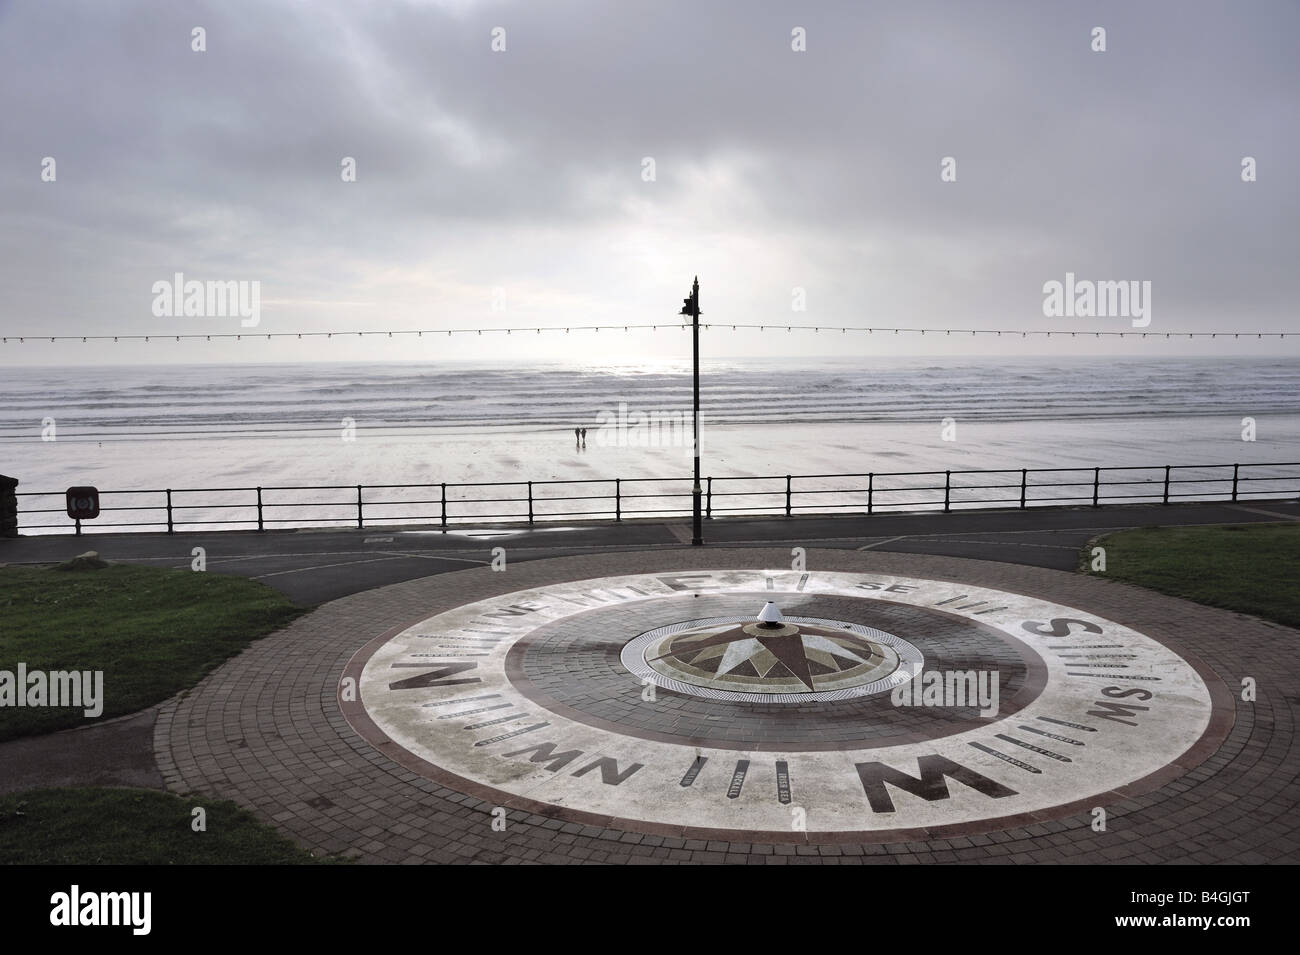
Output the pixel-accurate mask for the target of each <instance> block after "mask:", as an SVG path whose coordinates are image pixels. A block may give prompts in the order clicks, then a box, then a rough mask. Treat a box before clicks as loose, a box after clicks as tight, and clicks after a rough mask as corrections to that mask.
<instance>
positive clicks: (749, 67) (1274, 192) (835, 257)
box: [0, 0, 1300, 364]
mask: <svg viewBox="0 0 1300 955" xmlns="http://www.w3.org/2000/svg"><path fill="white" fill-rule="evenodd" d="M1095 27H1103V28H1104V29H1105V31H1106V35H1105V45H1106V49H1105V51H1104V52H1097V51H1094V49H1093V46H1094V45H1095V40H1094V36H1093V30H1094V28H1095ZM195 28H202V30H203V37H204V45H205V46H206V49H205V50H203V51H201V52H200V51H195V50H194V49H193V46H194V45H195V40H194V30H195ZM498 28H500V29H499V30H498ZM796 28H801V29H802V31H803V33H804V35H805V36H806V49H805V50H801V51H799V50H795V49H792V45H797V44H795V43H794V40H793V37H792V32H793V31H795V30H796ZM494 31H496V32H495V37H496V45H497V46H501V45H503V44H504V49H503V50H494V49H493V45H494ZM501 31H504V32H503V33H502V32H501ZM1297 35H1300V7H1297V5H1296V4H1295V3H1293V2H1289V0H1286V2H1269V0H1255V2H1251V3H1248V4H1235V5H1234V4H1230V3H1202V2H1173V0H1170V2H1144V3H1140V4H1135V3H1131V2H1128V0H1124V2H1117V3H1098V2H1090V3H1086V4H1085V3H1075V4H1063V3H1059V4H1058V3H1036V2H1030V0H1024V2H1005V3H1004V2H958V0H953V2H942V3H940V2H916V0H889V2H877V0H871V2H867V0H858V2H842V3H841V2H820V3H813V4H797V3H775V2H754V0H748V2H743V3H742V2H727V3H722V2H715V3H710V2H701V0H689V2H676V0H644V2H643V0H618V2H604V3H600V2H574V0H545V2H543V0H527V2H494V0H410V2H400V0H392V2H383V3H361V2H329V0H312V2H287V0H247V2H244V0H221V2H210V3H202V2H199V3H189V2H173V0H167V2H164V0H148V2H132V0H115V2H113V3H105V2H102V0H88V2H73V0H0V222H2V224H3V228H0V288H3V290H4V299H3V303H2V304H0V324H2V326H3V331H4V333H5V334H6V335H24V334H25V335H41V334H45V335H51V334H59V335H82V334H158V335H168V334H182V333H193V332H202V333H210V332H240V331H246V330H247V329H242V328H241V327H240V321H239V319H238V318H237V317H222V316H207V317H184V316H180V317H165V316H164V317H159V316H157V315H155V314H154V310H153V304H154V299H155V294H154V284H155V283H156V282H159V281H171V280H172V278H173V276H174V275H175V274H176V273H181V274H183V275H184V277H185V278H186V279H188V280H199V281H246V282H253V281H256V282H259V283H260V296H261V314H260V322H259V324H258V326H257V330H258V331H261V332H263V333H265V332H299V331H322V330H350V329H351V330H355V329H409V328H446V327H470V328H479V327H491V326H500V325H514V326H528V325H536V324H541V325H564V324H567V323H573V324H594V323H605V324H622V323H647V322H655V321H670V320H672V319H673V316H674V314H675V312H676V311H677V309H678V308H679V307H680V303H681V299H682V297H683V296H684V295H685V294H686V293H687V291H688V290H689V284H690V281H691V278H692V276H693V275H695V274H697V273H698V274H699V275H700V277H701V281H702V284H703V290H704V291H703V308H704V311H705V319H706V320H707V321H713V322H718V323H726V322H751V323H762V322H784V323H788V322H796V323H800V324H803V323H807V324H826V325H837V324H874V325H880V326H888V325H904V326H926V327H933V328H1009V329H1048V328H1055V327H1059V328H1069V329H1075V328H1078V329H1097V330H1121V329H1126V328H1131V326H1132V323H1131V321H1130V320H1129V319H1127V318H1122V317H1121V318H1114V317H1110V318H1102V317H1088V318H1073V319H1071V318H1050V317H1047V316H1045V315H1044V314H1043V300H1044V294H1043V285H1044V283H1045V282H1048V281H1051V280H1064V278H1065V275H1066V273H1067V272H1073V273H1075V275H1076V276H1077V277H1078V278H1079V279H1091V280H1107V281H1117V280H1136V281H1149V282H1150V283H1151V301H1150V309H1151V311H1150V318H1151V323H1150V325H1149V326H1147V327H1146V329H1145V330H1147V331H1150V332H1166V331H1178V330H1184V331H1191V330H1227V331H1238V330H1241V331H1245V330H1250V331H1256V330H1296V331H1300V321H1298V320H1297V317H1296V303H1297V301H1300V269H1297V268H1296V262H1297V258H1298V253H1300V243H1297V230H1298V229H1300V189H1298V188H1297V156H1298V155H1300V94H1298V92H1297V91H1300V58H1298V57H1296V56H1295V52H1294V42H1295V37H1296V36H1297ZM47 157H48V158H52V159H53V160H54V167H53V168H54V179H53V181H47V180H48V172H47V169H48V167H49V164H48V163H47V162H46V160H47ZM345 157H351V158H352V159H354V160H355V169H356V177H355V181H350V182H349V181H344V176H343V163H344V160H345ZM944 157H952V158H953V159H954V160H955V168H956V181H953V182H944V181H942V180H941V175H940V173H941V163H942V161H943V160H944ZM1244 157H1253V158H1254V160H1255V164H1256V170H1257V173H1256V174H1257V181H1255V182H1243V180H1242V161H1243V158H1244ZM647 160H652V161H653V176H652V177H651V176H650V169H649V163H648V162H647ZM796 289H802V290H803V296H804V299H803V301H804V303H805V307H806V310H804V311H796V310H795V309H794V305H795V304H796V300H797V293H796V291H795V290H796ZM818 334H819V335H820V336H821V337H818V336H815V335H814V334H813V333H804V332H798V333H781V335H780V337H776V336H774V335H773V334H772V333H771V332H768V333H762V334H760V333H758V332H752V333H746V332H731V331H729V330H728V331H725V332H724V331H721V330H713V331H711V332H709V333H708V334H707V335H706V347H707V348H708V349H709V351H710V353H713V354H729V355H735V354H769V355H770V354H774V353H780V352H781V351H789V352H801V353H804V354H826V353H830V352H834V353H837V354H850V353H854V352H860V353H861V354H864V355H867V354H880V353H882V352H883V353H888V352H889V351H891V350H893V351H905V352H924V351H926V350H933V351H935V352H945V351H946V352H955V351H967V350H972V349H978V350H979V351H982V352H984V353H990V352H1003V351H1005V352H1007V353H1022V352H1024V351H1026V350H1031V351H1039V352H1050V353H1054V354H1068V353H1070V352H1071V351H1076V352H1077V351H1081V350H1087V351H1093V352H1095V351H1100V350H1106V349H1112V350H1116V351H1119V352H1122V353H1124V354H1138V355H1144V356H1146V355H1160V354H1193V353H1200V354H1225V353H1231V354H1250V353H1260V352H1261V351H1263V352H1267V353H1269V354H1279V353H1285V354H1294V353H1296V351H1297V344H1296V343H1293V341H1292V340H1288V341H1287V342H1286V343H1284V344H1282V345H1279V344H1278V343H1277V342H1276V341H1274V342H1272V343H1267V344H1261V343H1246V342H1238V343H1231V344H1229V343H1224V342H1222V341H1219V342H1216V343H1214V344H1213V345H1210V344H1208V343H1207V344H1201V345H1190V344H1178V343H1172V342H1163V341H1162V342H1158V343H1157V342H1151V341H1148V342H1132V341H1125V342H1123V343H1118V342H1116V343H1113V344H1108V343H1106V342H1104V341H1102V342H1096V341H1095V340H1089V341H1087V342H1082V341H1071V340H1068V339H1067V340H1066V341H1064V342H1061V341H1059V339H1053V342H1052V343H1050V344H1049V343H1045V342H1043V341H1042V340H1039V341H1037V342H1033V341H1032V340H1028V341H1026V342H1023V343H1022V342H1011V341H1008V340H1006V339H981V340H977V342H976V343H975V344H971V342H970V340H969V339H965V340H962V341H960V342H958V340H957V339H944V340H936V339H935V337H934V336H927V338H926V339H925V340H922V339H920V338H918V337H915V336H911V337H908V336H898V337H893V338H883V337H882V336H879V335H877V336H874V337H873V339H871V340H868V339H867V338H866V336H863V335H859V336H857V337H852V336H845V337H843V338H838V337H837V338H836V339H833V340H832V341H830V342H827V341H826V338H825V336H824V334H822V333H818ZM671 335H672V333H669V332H662V331H661V332H658V333H655V334H651V333H648V332H647V333H640V334H635V333H623V332H617V333H613V334H607V333H604V332H602V333H600V334H599V335H598V336H597V335H593V334H591V333H587V334H586V335H585V336H577V335H574V336H570V337H568V338H562V337H560V336H557V335H546V336H532V337H530V338H525V339H522V340H521V338H520V337H518V336H512V337H511V339H509V340H506V339H504V338H501V337H493V336H491V335H486V336H483V337H479V336H471V337H467V338H459V337H457V338H453V339H447V338H440V339H432V340H431V339H429V338H425V339H423V340H420V341H418V342H417V341H413V340H400V339H393V340H391V341H390V340H388V339H374V340H370V339H367V340H363V341H359V340H357V339H356V338H352V339H350V340H340V339H334V340H330V341H312V340H303V341H298V340H297V339H292V340H289V341H275V342H266V341H265V340H261V341H253V342H249V341H244V342H239V343H235V342H231V343H221V342H214V343H206V342H198V343H189V344H186V343H182V344H176V343H174V342H157V341H155V342H151V343H150V344H148V345H145V344H143V343H141V344H138V345H136V344H129V343H119V344H116V345H114V344H111V343H110V344H103V345H94V344H87V345H82V344H81V343H80V342H76V343H66V344H64V343H60V344H53V345H52V344H49V343H48V342H47V343H44V344H41V343H35V342H30V341H29V342H26V343H24V344H22V345H16V344H14V343H12V342H11V343H9V344H6V345H4V346H0V363H9V364H15V363H16V364H22V363H39V364H62V363H76V362H86V361H94V362H123V363H127V362H138V361H141V360H156V361H211V360H230V359H241V360H253V361H272V360H290V359H299V358H300V359H326V360H338V359H356V358H371V357H374V358H405V359H419V358H438V357H462V358H485V357H489V358H494V357H510V356H518V357H530V356H539V357H579V358H587V359H590V360H601V359H603V358H606V357H608V358H617V359H626V358H629V357H631V358H640V357H645V358H654V357H665V358H667V357H680V355H681V354H682V348H683V338H682V336H680V335H678V337H676V338H674V337H671ZM1297 341H1300V340H1297Z"/></svg>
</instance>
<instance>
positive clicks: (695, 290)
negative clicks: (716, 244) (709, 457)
mask: <svg viewBox="0 0 1300 955" xmlns="http://www.w3.org/2000/svg"><path fill="white" fill-rule="evenodd" d="M680 314H682V315H689V316H691V333H692V336H691V337H692V339H693V343H694V359H695V392H694V395H695V406H694V413H693V416H692V424H693V427H692V430H693V432H694V435H693V444H694V451H695V487H694V488H692V490H691V498H692V503H693V506H694V520H693V527H692V531H691V546H693V547H699V546H700V545H701V544H703V543H704V528H703V525H702V522H701V514H700V511H701V508H700V504H701V501H702V498H703V495H704V489H703V488H701V487H700V277H699V276H698V275H697V276H695V284H693V285H692V286H691V296H690V298H687V299H684V300H683V304H682V310H681V313H680Z"/></svg>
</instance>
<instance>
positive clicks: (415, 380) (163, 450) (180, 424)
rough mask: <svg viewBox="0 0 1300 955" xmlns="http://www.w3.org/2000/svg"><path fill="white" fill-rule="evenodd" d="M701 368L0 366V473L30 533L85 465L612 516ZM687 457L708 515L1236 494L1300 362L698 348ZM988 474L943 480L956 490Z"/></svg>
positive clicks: (249, 515) (518, 511) (186, 495)
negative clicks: (753, 353) (696, 438)
mask: <svg viewBox="0 0 1300 955" xmlns="http://www.w3.org/2000/svg"><path fill="white" fill-rule="evenodd" d="M691 378H692V375H691V367H690V365H689V364H688V363H681V362H651V361H646V362H629V361H625V360H619V361H615V360H611V361H608V362H605V361H600V362H589V363H585V364H584V363H576V362H568V363H566V362H543V361H538V362H534V363H529V364H520V363H515V362H511V363H504V362H497V363H493V362H460V361H456V362H452V361H448V362H385V363H368V364H363V363H300V364H239V365H217V364H193V365H133V366H122V365H116V366H77V367H5V368H3V369H0V473H5V474H8V475H10V476H13V477H16V478H18V479H19V481H20V482H21V483H20V487H19V491H20V492H22V493H23V494H24V497H23V498H21V499H20V512H22V527H23V530H24V533H40V532H53V531H58V530H66V529H67V527H68V526H69V525H70V522H69V520H68V519H67V518H66V516H64V515H63V514H62V513H61V511H62V509H63V500H62V499H63V495H64V493H65V491H66V489H67V488H68V487H71V486H86V485H90V486H94V487H97V488H99V489H100V491H101V496H102V499H103V501H104V503H105V507H106V508H109V507H114V508H115V509H114V510H112V511H109V512H108V513H107V514H106V515H101V519H99V520H98V521H94V522H90V521H88V522H86V530H87V531H98V530H107V529H110V528H111V527H112V526H113V525H119V526H120V525H128V526H129V529H153V530H157V529H160V528H165V517H166V514H165V512H164V510H163V508H164V504H165V499H164V497H163V495H164V493H165V491H166V489H168V488H170V489H172V490H173V498H172V501H173V513H172V517H173V523H174V525H176V524H180V525H182V526H184V525H186V524H187V523H188V524H191V525H193V526H195V527H199V526H203V527H253V526H256V513H255V489H256V488H258V487H261V488H263V494H262V496H263V515H262V517H263V526H301V525H308V524H311V525H316V526H346V525H348V524H355V517H356V513H355V512H356V508H355V493H351V494H348V495H346V501H339V503H337V504H336V503H333V502H334V501H336V500H338V499H339V498H340V497H343V496H344V495H341V494H340V493H338V492H339V490H340V489H343V490H347V489H354V488H355V486H356V485H363V487H364V489H363V492H362V493H363V498H364V501H363V512H364V510H365V507H366V506H370V513H369V514H365V513H363V515H362V519H363V522H364V523H365V524H366V526H369V525H370V524H371V523H374V524H376V525H383V524H386V523H390V522H391V523H398V524H401V523H417V524H418V523H422V522H424V521H426V520H429V519H434V518H436V520H437V523H439V524H440V523H441V517H442V507H443V505H442V498H443V496H444V495H445V496H446V497H447V498H448V499H449V501H450V504H449V505H448V508H449V513H450V521H451V522H452V523H455V522H457V521H475V520H477V521H482V520H487V519H514V518H524V517H526V515H527V508H526V504H525V500H524V497H525V495H524V490H521V489H522V488H524V487H525V485H526V484H527V482H529V481H532V482H535V485H536V486H535V487H534V489H533V493H534V498H535V501H534V508H533V510H534V516H535V517H536V518H538V519H543V518H547V519H556V520H563V519H574V518H577V517H590V516H599V517H604V516H613V512H614V510H615V504H614V502H613V500H612V496H613V493H614V489H613V487H612V485H613V482H614V481H615V480H618V481H620V485H621V486H620V489H619V490H620V493H628V494H629V495H630V494H633V493H637V492H644V494H645V497H644V498H631V499H630V500H629V501H628V502H620V505H625V506H619V512H620V514H621V515H622V516H633V515H636V514H644V515H647V516H650V515H667V514H676V513H680V512H682V507H683V506H685V507H686V508H689V486H687V485H688V484H689V478H690V474H691V469H692V465H693V444H692V442H691ZM575 428H577V429H583V428H585V429H586V432H587V433H586V436H585V440H584V439H583V436H582V435H581V433H579V434H578V435H576V436H575V433H574V429H575ZM700 453H701V467H702V472H703V474H704V476H705V477H706V478H707V477H712V478H713V479H714V480H713V481H712V482H711V486H712V489H713V492H714V494H715V495H716V498H715V500H714V502H713V503H714V504H715V505H716V507H715V510H716V514H715V516H725V515H727V514H743V513H767V512H769V511H771V512H777V513H783V512H784V507H785V480H784V476H785V475H791V476H792V482H791V483H792V487H793V491H794V494H793V501H794V504H793V512H795V513H807V512H813V511H832V512H833V511H836V510H837V509H838V510H839V511H841V512H843V511H855V510H857V509H858V506H859V505H860V504H862V503H863V500H864V498H863V494H862V493H861V491H862V490H863V489H865V487H866V481H865V479H864V480H856V479H855V480H850V479H835V478H833V477H826V476H834V475H868V474H870V475H872V489H873V492H874V496H873V500H872V502H871V503H872V506H873V509H875V508H879V509H882V510H884V509H888V508H889V507H903V506H923V507H933V506H941V500H940V499H939V498H940V495H939V494H938V493H937V492H935V491H933V490H928V491H919V490H918V491H916V492H915V493H912V492H909V491H908V490H907V486H908V485H909V484H910V485H915V486H916V487H918V488H920V487H927V488H933V487H934V486H935V485H936V481H935V479H934V478H933V475H934V474H936V473H937V474H938V475H939V478H938V482H939V483H942V482H943V481H944V480H945V478H944V475H943V472H945V471H952V472H972V471H997V472H998V474H1001V475H1011V478H1008V479H1006V480H1005V481H1004V480H1003V479H1002V478H997V479H996V480H995V479H993V478H990V479H988V480H987V481H985V479H983V478H977V477H975V476H973V475H970V476H965V477H963V476H958V477H956V478H953V477H951V476H949V477H948V478H947V481H948V483H949V485H950V486H966V485H974V484H978V483H1001V484H1005V485H1009V484H1014V483H1015V482H1016V481H1018V480H1020V478H1021V475H1020V473H1019V472H1020V470H1021V469H1029V470H1031V471H1032V472H1033V473H1032V474H1031V477H1033V476H1034V475H1038V478H1037V479H1038V480H1041V481H1042V483H1049V481H1048V475H1050V474H1051V473H1052V472H1051V471H1050V470H1049V469H1057V468H1069V469H1073V470H1072V471H1071V472H1070V473H1067V474H1064V475H1063V477H1062V479H1061V480H1062V482H1076V483H1068V485H1063V486H1066V487H1067V489H1068V490H1070V491H1071V493H1070V494H1067V493H1065V492H1060V493H1059V496H1060V497H1063V498H1066V497H1070V496H1072V494H1073V493H1074V492H1078V495H1077V496H1079V497H1080V498H1081V499H1082V498H1083V497H1088V495H1090V493H1091V488H1090V486H1089V487H1086V488H1085V485H1091V483H1092V480H1093V477H1094V475H1092V474H1088V473H1084V472H1085V471H1087V470H1088V469H1091V468H1096V467H1100V468H1108V469H1112V468H1116V469H1126V471H1125V472H1116V473H1115V474H1114V475H1112V476H1113V477H1115V478H1116V480H1117V481H1118V480H1119V479H1121V478H1126V477H1132V478H1133V479H1134V486H1133V487H1130V488H1118V487H1117V488H1116V489H1115V495H1116V496H1117V497H1118V495H1119V494H1120V491H1121V490H1127V491H1132V490H1134V489H1136V490H1138V491H1142V492H1146V491H1150V490H1151V488H1150V487H1145V486H1141V485H1145V484H1149V483H1150V482H1151V480H1158V479H1162V471H1161V469H1163V467H1164V466H1166V465H1168V466H1171V467H1174V468H1180V469H1188V468H1190V467H1191V466H1197V467H1202V468H1209V467H1210V466H1215V467H1216V468H1217V470H1199V471H1192V470H1181V471H1176V472H1175V477H1179V476H1182V477H1185V478H1187V479H1189V480H1192V479H1195V478H1197V477H1198V476H1199V477H1200V478H1201V479H1202V480H1203V481H1205V482H1206V483H1204V484H1202V485H1200V486H1194V485H1188V486H1185V487H1181V488H1175V491H1174V494H1175V496H1176V497H1177V496H1179V495H1185V496H1187V497H1195V496H1206V495H1213V494H1219V493H1221V492H1223V491H1224V490H1225V489H1226V488H1227V487H1228V485H1227V484H1226V483H1224V482H1225V481H1226V480H1227V477H1228V475H1229V473H1230V467H1231V465H1233V464H1237V465H1242V466H1245V467H1246V468H1247V470H1246V472H1245V476H1246V478H1247V480H1246V481H1244V482H1243V483H1242V484H1241V487H1240V491H1241V493H1242V494H1243V496H1245V495H1248V494H1250V493H1253V492H1259V493H1260V494H1261V495H1262V496H1269V495H1268V494H1266V493H1264V492H1272V491H1286V490H1295V489H1296V488H1300V465H1297V464H1295V463H1294V462H1300V359H1296V358H1290V357H1279V358H1176V359H1172V358H1171V359H1158V358H1152V359H1146V358H1143V359H1139V358H1086V357H1077V358H1068V357H1064V358H1063V357H1060V356H1054V357H1051V358H1042V359H1033V358H1015V359H1007V358H975V357H970V358H963V357H953V358H936V357H918V358H888V359H884V358H875V359H863V358H858V357H854V358H848V357H840V358H824V359H810V358H763V359H731V360H725V359H722V360H719V359H714V360H707V361H705V362H704V363H703V364H702V366H701V413H700ZM1225 468H1226V469H1225ZM1252 468H1253V469H1254V470H1251V469H1252ZM1130 471H1131V473H1129V472H1130ZM1039 472H1041V474H1039ZM1074 472H1079V473H1074ZM903 474H930V475H931V476H930V477H926V478H924V479H923V478H920V477H917V478H915V479H911V478H906V477H901V476H897V475H903ZM885 475H896V477H893V478H889V477H884V476H885ZM1269 475H1274V476H1279V475H1280V477H1278V478H1277V479H1276V480H1274V482H1273V483H1272V484H1268V483H1267V479H1268V476H1269ZM805 476H818V477H805ZM1239 476H1240V475H1239ZM1252 476H1253V477H1257V478H1258V479H1259V480H1261V481H1265V483H1262V484H1257V485H1251V484H1250V481H1249V479H1250V478H1251V477H1252ZM1288 476H1297V477H1296V479H1295V480H1291V481H1290V482H1289V483H1288V481H1287V478H1288ZM760 478H761V479H763V480H762V481H759V480H757V479H760ZM1139 478H1140V480H1139ZM741 479H745V480H744V481H743V482H742V481H741ZM1012 479H1014V480H1012ZM1026 481H1029V479H1026ZM547 482H552V483H547ZM623 482H630V483H626V484H625V483H623ZM683 482H686V483H685V484H684V483H683ZM1057 483H1061V482H1057ZM1159 483H1162V481H1160V482H1159ZM444 484H446V485H450V486H451V490H450V492H446V491H444V489H443V487H442V485H444ZM381 486H384V487H387V488H388V490H378V488H380V487H381ZM891 486H897V488H898V490H897V492H896V494H895V496H894V497H893V498H890V497H888V493H889V491H888V488H890V487H891ZM319 488H326V489H328V490H323V491H316V490H313V489H319ZM371 488H376V490H371ZM493 488H496V490H493ZM877 488H879V489H881V490H879V491H877V490H876V489H877ZM276 489H289V490H283V491H282V490H276ZM430 489H436V491H437V493H436V494H434V493H433V492H432V491H431V490H430ZM742 489H744V490H746V491H748V492H749V496H743V495H740V493H739V492H740V491H741V490H742ZM1080 489H1083V490H1080ZM205 492H210V493H205ZM37 493H39V494H40V495H41V496H39V497H37V496H31V495H35V494H37ZM683 493H685V494H686V495H687V496H686V497H685V498H683V497H682V495H683ZM1007 493H1010V495H1011V497H1012V498H1014V497H1016V496H1017V495H1016V493H1015V492H1014V489H1012V491H1011V492H1007ZM1051 493H1058V492H1055V491H1053V492H1051ZM656 494H663V497H661V498H657V497H655V495H656ZM979 496H980V495H979V494H978V493H975V492H972V493H970V494H962V493H960V492H959V493H952V492H951V491H950V492H949V498H950V505H951V506H969V505H971V504H978V503H981V502H980V501H978V500H976V498H978V497H979ZM984 496H989V495H984ZM1027 496H1028V497H1029V498H1030V499H1031V501H1032V500H1035V499H1041V500H1046V499H1047V498H1046V497H1043V496H1036V494H1035V492H1034V491H1032V490H1031V491H1030V493H1029V494H1028V495H1027ZM1102 496H1103V497H1105V496H1106V495H1105V494H1103V495H1102ZM1148 496H1149V495H1148ZM515 498H518V499H517V500H516V499H515ZM569 498H584V500H581V501H570V500H568V499H569ZM607 498H608V499H607ZM480 499H486V500H480ZM371 501H373V502H374V503H373V505H371V504H370V502H371ZM385 501H389V503H384V502H385ZM548 501H549V502H550V503H547V502H548ZM409 502H418V503H416V504H413V505H412V506H406V505H407V503H409ZM327 504H328V506H327ZM119 529H120V527H119Z"/></svg>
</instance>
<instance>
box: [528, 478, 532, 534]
mask: <svg viewBox="0 0 1300 955" xmlns="http://www.w3.org/2000/svg"><path fill="white" fill-rule="evenodd" d="M532 522H533V482H532V481H529V482H528V523H529V524H531V523H532Z"/></svg>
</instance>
